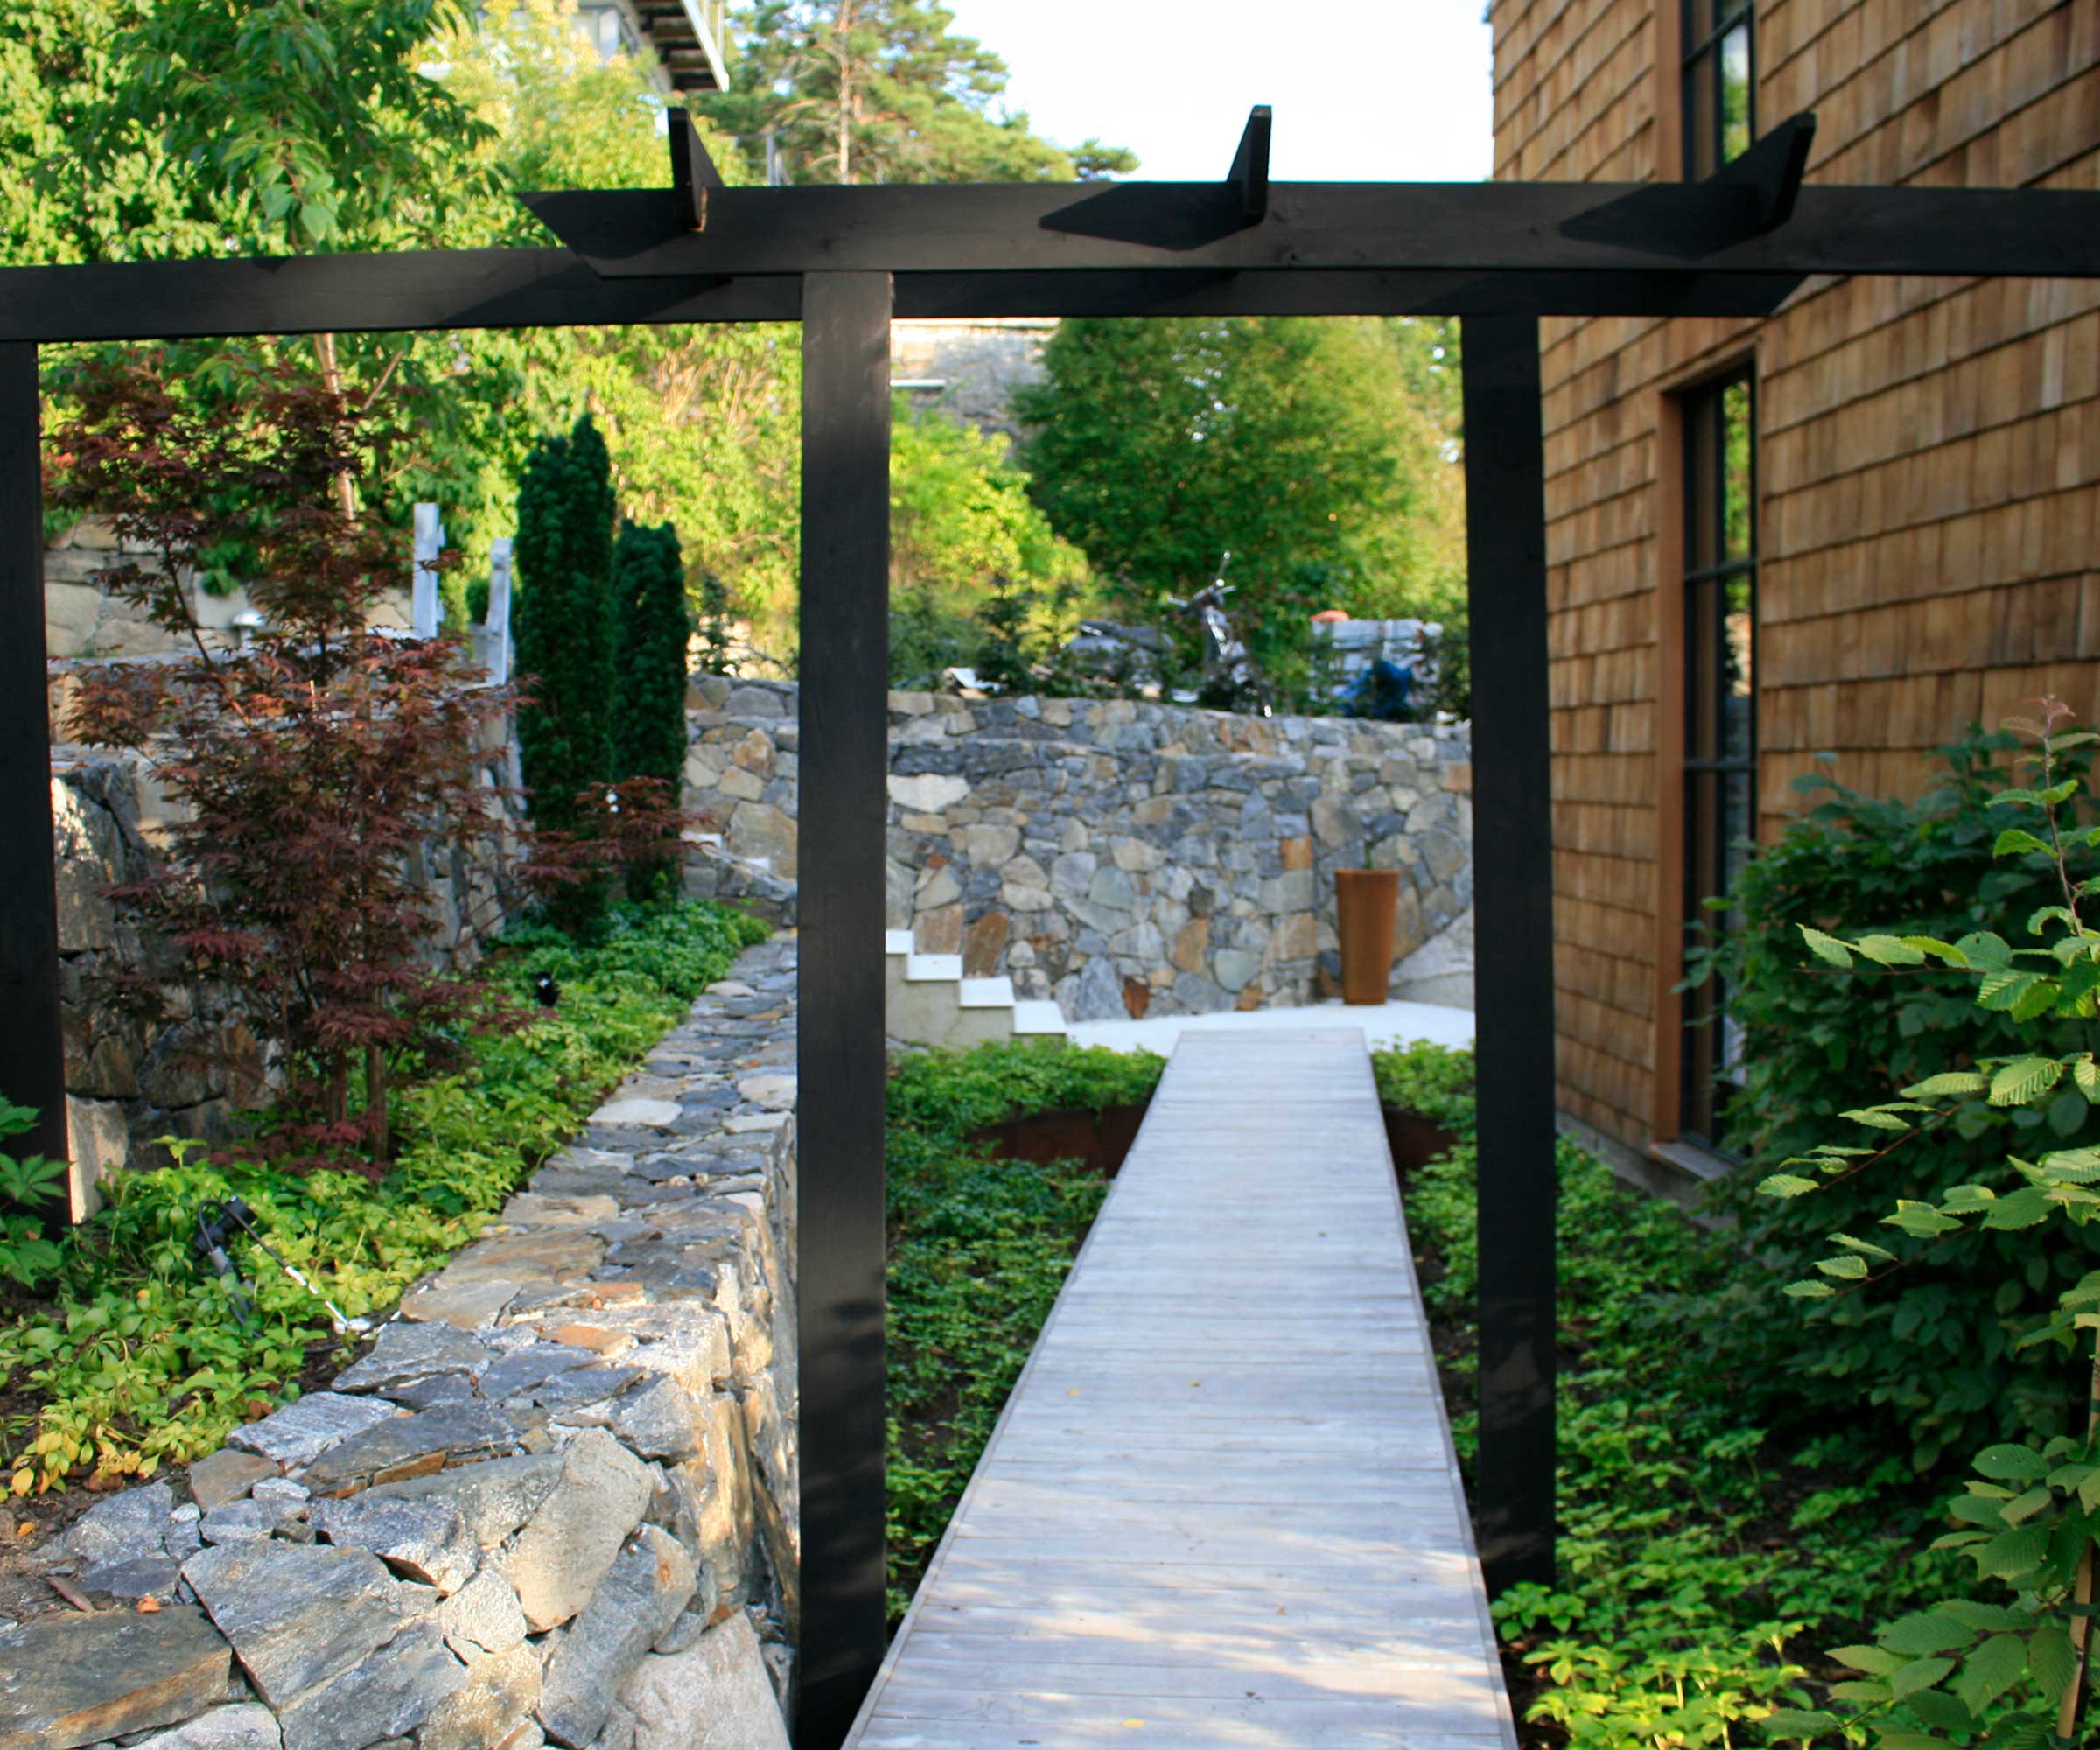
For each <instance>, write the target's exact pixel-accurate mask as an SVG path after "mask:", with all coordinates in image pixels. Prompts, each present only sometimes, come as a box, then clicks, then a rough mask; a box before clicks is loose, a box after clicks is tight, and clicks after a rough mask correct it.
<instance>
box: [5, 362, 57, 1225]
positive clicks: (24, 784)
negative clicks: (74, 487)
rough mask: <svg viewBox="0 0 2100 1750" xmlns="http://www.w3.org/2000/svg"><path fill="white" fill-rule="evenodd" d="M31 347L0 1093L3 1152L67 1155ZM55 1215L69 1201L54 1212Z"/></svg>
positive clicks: (10, 411)
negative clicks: (19, 1115) (27, 1113)
mask: <svg viewBox="0 0 2100 1750" xmlns="http://www.w3.org/2000/svg"><path fill="white" fill-rule="evenodd" d="M39 423H40V414H39V411H38V404H37V349H36V348H35V347H34V346H0V1096H5V1097H6V1098H8V1099H9V1100H11V1101H13V1102H14V1103H15V1104H17V1105H18V1106H34V1107H35V1108H36V1109H37V1127H36V1129H35V1130H34V1131H31V1132H30V1133H29V1134H28V1135H27V1136H25V1137H21V1138H16V1139H14V1140H13V1141H11V1142H9V1143H7V1144H6V1145H4V1146H5V1147H6V1148H7V1150H8V1152H10V1153H19V1154H44V1155H49V1156H50V1157H51V1158H52V1159H53V1160H59V1159H64V1158H65V1155H66V1053H65V1047H64V1044H63V1036H62V1034H61V1032H60V1029H59V896H58V871H57V867H56V865H55V863H54V861H53V857H54V852H53V849H52V836H51V726H50V723H49V721H48V719H47V718H46V715H45V701H46V699H47V698H48V697H49V695H48V693H47V692H46V690H45V674H44V520H43V508H42V501H43V481H42V477H41V474H40V472H39V468H40V458H39V455H38V440H39V430H38V427H39ZM69 1213H70V1212H65V1213H61V1212H59V1211H55V1210H54V1211H52V1214H54V1215H58V1217H59V1222H61V1223H63V1222H64V1221H65V1220H66V1219H67V1215H68V1214H69Z"/></svg>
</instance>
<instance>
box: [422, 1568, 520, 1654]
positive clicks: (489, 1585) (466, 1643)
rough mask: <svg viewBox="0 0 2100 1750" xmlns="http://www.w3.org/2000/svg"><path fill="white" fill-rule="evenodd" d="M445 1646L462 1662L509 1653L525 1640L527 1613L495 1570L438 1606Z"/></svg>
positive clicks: (486, 1571)
mask: <svg viewBox="0 0 2100 1750" xmlns="http://www.w3.org/2000/svg"><path fill="white" fill-rule="evenodd" d="M437 1621H438V1624H439V1626H440V1627H441V1628H444V1638H445V1642H446V1643H447V1644H448V1645H449V1646H450V1647H451V1649H452V1651H453V1652H455V1653H457V1654H458V1656H460V1657H461V1658H462V1659H471V1658H474V1657H478V1656H479V1655H481V1654H483V1653H507V1652H509V1651H510V1649H512V1648H513V1647H515V1646H518V1645H519V1644H520V1643H521V1642H523V1641H524V1639H525V1613H524V1612H523V1611H521V1610H520V1609H519V1608H518V1594H517V1593H516V1592H515V1590H514V1589H513V1587H512V1586H511V1584H510V1582H509V1581H508V1580H507V1579H504V1578H503V1576H502V1575H501V1574H500V1573H498V1572H496V1571H495V1569H494V1568H493V1567H486V1568H483V1569H482V1570H481V1572H479V1573H478V1574H476V1575H475V1576H474V1577H473V1579H471V1580H469V1581H468V1582H467V1583H466V1584H465V1586H461V1587H460V1588H459V1590H458V1592H456V1593H453V1594H452V1595H451V1597H450V1598H448V1599H446V1600H445V1601H444V1603H443V1604H441V1605H439V1606H438V1607H437Z"/></svg>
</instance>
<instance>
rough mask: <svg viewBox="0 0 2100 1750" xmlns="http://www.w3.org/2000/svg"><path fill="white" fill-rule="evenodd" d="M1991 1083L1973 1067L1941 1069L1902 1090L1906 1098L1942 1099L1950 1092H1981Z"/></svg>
mask: <svg viewBox="0 0 2100 1750" xmlns="http://www.w3.org/2000/svg"><path fill="white" fill-rule="evenodd" d="M1990 1085H1991V1083H1990V1080H1989V1078H1987V1077H1986V1076H1985V1075H1983V1074H1981V1072H1979V1071H1978V1070H1974V1069H1943V1070H1942V1071H1941V1072H1940V1073H1939V1074H1938V1075H1928V1076H1927V1077H1926V1078H1925V1079H1924V1080H1923V1081H1922V1082H1914V1083H1913V1084H1912V1085H1911V1086H1910V1087H1908V1088H1906V1089H1904V1090H1903V1097H1904V1098H1905V1099H1906V1100H1935V1099H1943V1098H1945V1097H1946V1096H1949V1095H1950V1094H1981V1093H1982V1092H1983V1091H1984V1089H1986V1088H1988V1087H1989V1086H1990Z"/></svg>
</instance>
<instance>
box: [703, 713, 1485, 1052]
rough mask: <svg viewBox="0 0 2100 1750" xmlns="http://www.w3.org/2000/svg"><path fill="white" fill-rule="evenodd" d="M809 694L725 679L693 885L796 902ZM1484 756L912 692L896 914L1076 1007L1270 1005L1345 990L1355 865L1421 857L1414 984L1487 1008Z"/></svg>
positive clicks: (1268, 724)
mask: <svg viewBox="0 0 2100 1750" xmlns="http://www.w3.org/2000/svg"><path fill="white" fill-rule="evenodd" d="M797 699H798V690H797V689H796V688H795V685H794V684H792V683H780V682H762V681H732V680H727V679H724V678H721V677H718V676H703V677H700V678H699V679H697V681H696V682H695V683H694V687H693V690H692V693H691V701H692V704H691V709H690V712H689V720H690V725H691V731H692V741H691V745H690V752H689V755H688V759H687V761H686V785H685V789H686V802H687V804H688V806H689V807H691V808H694V809H701V810H704V811H705V812H706V813H708V814H709V815H710V816H712V817H713V820H714V822H715V823H716V828H717V838H716V839H715V841H713V842H712V843H711V844H709V845H708V846H707V847H706V848H705V849H704V852H703V854H702V855H701V856H700V857H698V858H696V859H695V861H694V863H693V864H692V865H691V867H690V876H689V879H690V883H691V885H692V886H694V888H695V889H696V891H698V892H700V893H706V894H711V895H713V896H717V897H721V898H725V899H732V900H735V901H736V902H737V903H739V904H743V905H748V906H752V907H754V908H757V909H760V910H769V911H770V912H771V914H773V915H775V916H791V915H792V908H793V905H794V883H795V874H796V865H795V815H796V800H797V795H798V788H799V787H798V769H797V762H798V759H799V751H798V750H799V735H798V730H797V725H796V719H795V713H796V708H797ZM1470 760H1471V739H1470V735H1469V732H1468V731H1467V729H1466V728H1465V727H1464V726H1463V725H1461V726H1459V727H1455V728H1452V727H1435V728H1432V727H1428V726H1425V725H1405V724H1382V723H1361V722H1355V721H1353V720H1350V719H1346V718H1287V717H1285V718H1252V717H1240V716H1234V715H1230V714H1228V713H1225V712H1222V711H1198V710H1194V709H1190V708H1185V707H1181V706H1176V705H1164V704H1150V703H1145V702H1138V701H1131V700H1074V699H1037V698H1000V699H987V700H977V699H971V700H964V699H963V698H959V697H949V696H946V695H942V694H932V693H893V694H892V695H891V696H890V778H889V791H890V812H889V864H888V893H887V912H888V921H889V927H890V928H893V929H902V928H910V929H911V930H912V932H913V934H914V938H915V942H916V946H917V947H918V949H920V951H921V952H922V953H928V954H959V955H961V956H963V970H964V972H965V974H966V975H968V976H970V977H988V976H991V975H995V974H999V973H1005V974H1008V975H1010V976H1011V977H1012V980H1013V983H1014V987H1015V991H1016V993H1017V994H1018V995H1019V996H1021V997H1024V998H1045V997H1054V998H1056V1000H1057V1002H1058V1004H1059V1005H1060V1006H1061V1008H1062V1009H1063V1011H1064V1013H1065V1016H1066V1018H1067V1019H1070V1020H1100V1019H1112V1018H1117V1017H1120V1016H1123V1015H1124V1014H1127V1013H1143V1012H1146V1011H1148V1010H1149V1011H1150V1012H1152V1013H1155V1014H1160V1013H1187V1012H1206V1011H1211V1010H1218V1009H1233V1008H1239V1009H1252V1008H1259V1007H1263V1006H1265V1005H1271V1004H1297V1003H1305V1002H1308V1001H1312V1000H1315V999H1316V998H1322V997H1326V996H1330V995H1333V994H1334V993H1335V991H1336V990H1337V981H1338V978H1339V973H1340V957H1339V953H1338V941H1337V936H1336V931H1335V917H1334V872H1335V871H1336V870H1337V869H1341V868H1374V869H1378V868H1386V869H1399V870H1401V871H1402V872H1404V879H1403V880H1402V882H1401V886H1400V904H1399V916H1398V954H1397V960H1398V961H1399V964H1398V965H1397V967H1396V970H1395V975H1394V980H1393V991H1394V994H1395V995H1397V996H1410V995H1419V996H1421V997H1423V998H1425V999H1426V1000H1431V1001H1439V1002H1457V1003H1468V1002H1470V1001H1471V995H1472V992H1471V982H1472V956H1471V934H1470V918H1471V907H1472V901H1473V866H1472V839H1473V809H1472V804H1471V801H1470V790H1471V782H1472V767H1471V764H1470ZM1425 950H1426V951H1425ZM1418 979H1422V980H1425V981H1426V980H1430V979H1433V980H1434V981H1435V982H1434V984H1433V985H1430V984H1425V986H1424V988H1422V989H1421V990H1419V991H1416V990H1414V989H1412V988H1411V986H1412V984H1414V982H1415V981H1416V980H1418Z"/></svg>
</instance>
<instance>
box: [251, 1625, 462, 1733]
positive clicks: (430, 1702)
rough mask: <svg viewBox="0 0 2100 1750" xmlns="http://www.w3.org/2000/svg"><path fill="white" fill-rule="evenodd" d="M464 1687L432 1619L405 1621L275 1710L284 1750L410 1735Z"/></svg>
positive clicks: (458, 1664) (459, 1669)
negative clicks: (388, 1638)
mask: <svg viewBox="0 0 2100 1750" xmlns="http://www.w3.org/2000/svg"><path fill="white" fill-rule="evenodd" d="M465 1682H466V1668H465V1666H464V1665H462V1664H461V1663H459V1661H458V1660H457V1659H455V1658H454V1657H453V1656H452V1655H451V1651H450V1649H447V1647H446V1646H445V1644H444V1631H443V1630H442V1629H440V1628H438V1626H437V1622H436V1621H435V1620H434V1619H432V1618H430V1617H423V1618H422V1619H420V1620H419V1621H414V1622H411V1623H409V1626H408V1627H407V1628H403V1629H402V1631H401V1633H400V1634H398V1635H395V1637H394V1638H393V1639H392V1640H391V1641H389V1642H387V1644H386V1645H385V1646H383V1647H380V1648H377V1649H374V1650H373V1651H372V1652H371V1653H369V1654H367V1656H365V1657H364V1658H363V1659H362V1660H360V1662H359V1663H357V1664H355V1665H353V1666H352V1667H351V1668H350V1670H346V1671H345V1672H343V1673H342V1674H341V1675H340V1676H339V1677H335V1678H334V1679H332V1681H330V1682H328V1683H326V1684H322V1685H321V1686H320V1687H319V1688H318V1689H314V1690H311V1691H308V1692H307V1693H306V1694H304V1695H303V1696H301V1697H300V1698H298V1699H297V1701H295V1702H293V1703H292V1704H291V1705H290V1706H289V1707H284V1708H280V1709H279V1710H278V1713H277V1719H278V1724H279V1725H280V1726H282V1727H283V1733H284V1750H365V1747H366V1746H367V1745H374V1744H378V1743H380V1742H381V1741H382V1740H386V1739H388V1738H393V1737H396V1736H399V1735H400V1734H402V1733H407V1732H411V1731H413V1730H414V1729H415V1728H416V1726H420V1725H422V1724H423V1721H424V1720H425V1719H428V1718H429V1717H430V1712H431V1711H432V1710H433V1709H434V1708H436V1707H437V1706H438V1705H440V1704H441V1703H442V1702H444V1699H445V1698H447V1697H448V1696H451V1695H452V1694H454V1693H456V1692H457V1691H458V1690H459V1689H460V1688H461V1687H462V1686H463V1685H464V1684H465Z"/></svg>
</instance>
